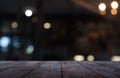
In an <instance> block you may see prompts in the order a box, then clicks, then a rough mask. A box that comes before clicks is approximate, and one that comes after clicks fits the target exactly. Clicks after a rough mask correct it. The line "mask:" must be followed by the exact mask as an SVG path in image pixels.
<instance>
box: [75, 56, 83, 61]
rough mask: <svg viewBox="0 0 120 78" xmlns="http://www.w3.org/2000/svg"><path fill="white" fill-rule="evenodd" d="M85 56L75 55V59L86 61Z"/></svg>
mask: <svg viewBox="0 0 120 78" xmlns="http://www.w3.org/2000/svg"><path fill="white" fill-rule="evenodd" d="M84 59H85V58H84V56H83V55H75V56H74V61H84Z"/></svg>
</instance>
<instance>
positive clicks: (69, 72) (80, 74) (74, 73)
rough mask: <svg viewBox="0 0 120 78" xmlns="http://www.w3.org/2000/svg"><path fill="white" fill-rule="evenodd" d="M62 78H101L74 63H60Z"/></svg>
mask: <svg viewBox="0 0 120 78" xmlns="http://www.w3.org/2000/svg"><path fill="white" fill-rule="evenodd" d="M62 72H63V78H101V76H99V75H97V74H96V73H94V72H92V71H91V70H89V69H87V68H85V67H84V66H82V65H80V64H78V63H76V62H62Z"/></svg>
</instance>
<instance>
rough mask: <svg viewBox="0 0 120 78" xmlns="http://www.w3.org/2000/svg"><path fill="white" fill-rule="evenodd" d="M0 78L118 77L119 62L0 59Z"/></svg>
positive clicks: (119, 77) (119, 72)
mask: <svg viewBox="0 0 120 78" xmlns="http://www.w3.org/2000/svg"><path fill="white" fill-rule="evenodd" d="M0 78H120V62H110V61H101V62H97V61H95V62H87V61H83V62H75V61H18V62H17V61H16V62H15V61H1V62H0Z"/></svg>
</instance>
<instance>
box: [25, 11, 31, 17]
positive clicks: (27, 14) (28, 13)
mask: <svg viewBox="0 0 120 78" xmlns="http://www.w3.org/2000/svg"><path fill="white" fill-rule="evenodd" d="M25 15H26V16H27V17H31V16H32V15H33V11H32V10H30V9H27V10H26V11H25Z"/></svg>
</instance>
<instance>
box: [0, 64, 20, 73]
mask: <svg viewBox="0 0 120 78" xmlns="http://www.w3.org/2000/svg"><path fill="white" fill-rule="evenodd" d="M19 64H20V62H2V63H1V62H0V72H3V71H6V70H8V69H10V68H13V67H15V66H17V65H19Z"/></svg>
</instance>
